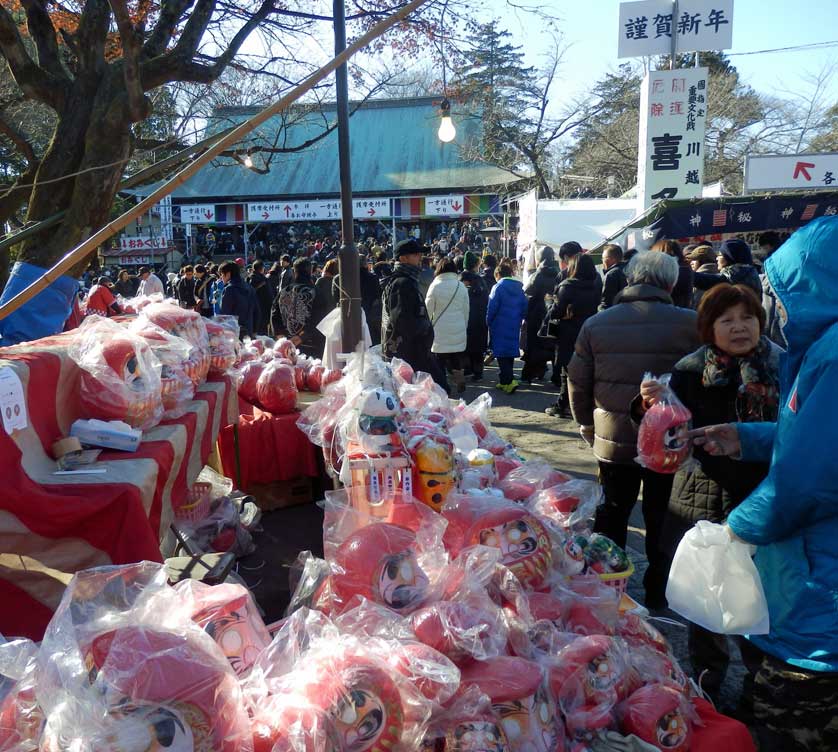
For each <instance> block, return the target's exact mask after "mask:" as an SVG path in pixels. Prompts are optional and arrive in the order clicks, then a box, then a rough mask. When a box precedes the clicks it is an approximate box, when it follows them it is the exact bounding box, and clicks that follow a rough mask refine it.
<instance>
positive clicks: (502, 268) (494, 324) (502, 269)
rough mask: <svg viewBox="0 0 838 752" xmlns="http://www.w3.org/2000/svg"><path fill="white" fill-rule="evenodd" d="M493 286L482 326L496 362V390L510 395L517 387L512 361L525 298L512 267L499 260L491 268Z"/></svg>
mask: <svg viewBox="0 0 838 752" xmlns="http://www.w3.org/2000/svg"><path fill="white" fill-rule="evenodd" d="M495 279H496V280H497V284H495V286H494V287H493V288H492V292H491V293H489V307H488V309H487V310H486V323H487V324H488V325H489V335H490V338H491V343H492V353H493V354H494V356H495V357H496V358H497V360H498V369H499V371H500V375H499V377H498V383H497V388H498V389H500V390H501V391H502V392H506V393H507V394H512V393H513V392H514V391H515V390H516V389H517V388H518V386H519V384H518V382H517V381H516V380H515V372H514V364H515V358H517V357H518V356H519V355H520V354H521V350H520V346H519V342H520V339H521V323H522V322H523V321H524V320H525V319H526V318H527V296H526V295H524V286H523V285H522V284H521V282H520V281H519V280H517V279H513V277H512V264H511V263H510V262H509V261H501V263H500V264H499V265H498V267H497V269H495Z"/></svg>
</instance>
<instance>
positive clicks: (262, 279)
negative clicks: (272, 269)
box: [250, 272, 273, 332]
mask: <svg viewBox="0 0 838 752" xmlns="http://www.w3.org/2000/svg"><path fill="white" fill-rule="evenodd" d="M250 286H251V287H252V288H253V289H254V290H255V291H256V304H257V308H256V312H257V314H258V315H257V317H256V331H257V332H267V331H268V322H269V321H270V318H271V303H272V301H273V297H272V296H271V286H270V283H269V282H268V278H267V277H266V276H265V275H264V274H261V273H260V272H253V274H251V275H250Z"/></svg>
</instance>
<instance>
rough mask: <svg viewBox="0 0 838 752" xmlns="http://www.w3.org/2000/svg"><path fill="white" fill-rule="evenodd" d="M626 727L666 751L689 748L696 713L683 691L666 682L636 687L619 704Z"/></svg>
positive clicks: (627, 731) (681, 751)
mask: <svg viewBox="0 0 838 752" xmlns="http://www.w3.org/2000/svg"><path fill="white" fill-rule="evenodd" d="M618 715H619V718H620V723H621V725H622V728H623V731H624V732H625V733H627V734H634V735H635V736H637V737H638V738H639V739H642V740H643V741H644V742H646V743H647V744H651V745H652V746H654V747H656V748H657V749H659V750H663V751H664V752H670V751H672V752H688V750H689V749H690V741H691V739H692V729H691V720H690V719H691V717H692V716H693V715H694V713H693V711H692V710H691V708H690V706H689V703H688V702H687V699H686V698H685V697H684V694H683V693H682V692H679V691H678V690H677V689H675V688H674V687H671V686H668V685H664V684H648V685H646V686H645V687H641V688H640V689H638V690H636V691H635V692H634V693H633V694H632V695H631V697H629V698H628V699H627V700H626V701H625V702H624V703H622V705H620V707H619V708H618Z"/></svg>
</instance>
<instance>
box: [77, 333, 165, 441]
mask: <svg viewBox="0 0 838 752" xmlns="http://www.w3.org/2000/svg"><path fill="white" fill-rule="evenodd" d="M104 334H107V335H108V336H109V338H108V339H107V340H106V341H104V342H102V343H101V350H100V354H99V356H98V357H96V354H95V352H94V351H93V350H91V351H89V352H88V354H86V355H84V356H83V358H82V360H81V361H80V365H81V366H82V372H81V387H80V390H81V394H80V397H81V405H82V409H83V411H84V413H85V416H86V417H90V418H100V419H102V420H122V421H125V422H126V423H128V424H129V425H131V426H133V427H134V428H150V427H151V426H153V425H154V424H156V423H157V422H158V421H159V420H160V417H161V415H162V414H163V399H162V386H161V381H160V366H159V364H157V360H156V358H154V356H153V355H152V353H151V349H150V348H149V346H148V345H147V344H146V342H145V341H144V340H143V339H141V338H139V337H136V336H133V335H129V334H128V333H125V334H124V335H122V336H120V335H116V336H113V335H112V334H111V333H110V332H106V331H103V335H104Z"/></svg>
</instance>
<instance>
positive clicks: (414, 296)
mask: <svg viewBox="0 0 838 752" xmlns="http://www.w3.org/2000/svg"><path fill="white" fill-rule="evenodd" d="M419 272H420V269H419V268H418V267H415V266H410V265H409V264H401V263H397V264H396V266H395V268H394V269H393V273H392V274H391V275H390V276H389V277H388V278H387V279H385V280H384V282H383V284H382V290H383V292H382V302H383V305H384V309H383V320H382V326H381V331H382V333H381V345H382V350H383V352H384V355H385V356H386V357H388V358H401V359H402V360H406V361H407V362H408V363H409V364H410V365H411V366H412V367H413V369H414V370H416V371H425V372H426V373H434V372H435V370H436V369H435V366H434V365H433V360H434V356H433V355H432V354H431V347H432V346H433V344H434V328H433V325H432V324H431V320H430V318H428V310H427V308H426V307H425V299H424V298H423V297H422V295H421V294H420V292H419Z"/></svg>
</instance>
